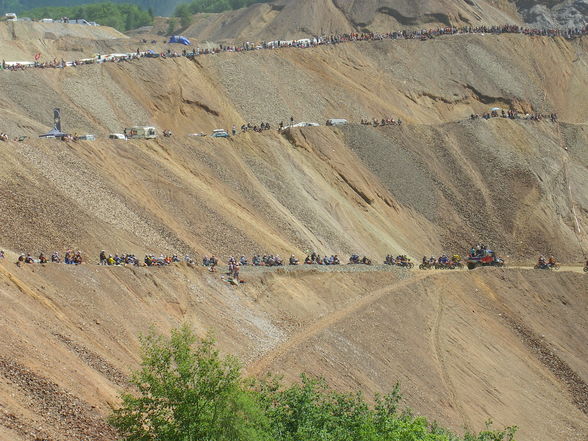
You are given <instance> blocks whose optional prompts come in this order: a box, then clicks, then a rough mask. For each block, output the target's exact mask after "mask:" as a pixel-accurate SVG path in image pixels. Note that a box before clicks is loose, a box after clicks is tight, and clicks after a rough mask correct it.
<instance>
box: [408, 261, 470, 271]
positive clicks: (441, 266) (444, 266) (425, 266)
mask: <svg viewBox="0 0 588 441" xmlns="http://www.w3.org/2000/svg"><path fill="white" fill-rule="evenodd" d="M463 267H464V265H463V263H461V262H445V263H444V262H433V263H431V262H426V263H421V264H420V265H419V269H422V270H430V269H436V270H454V269H463Z"/></svg>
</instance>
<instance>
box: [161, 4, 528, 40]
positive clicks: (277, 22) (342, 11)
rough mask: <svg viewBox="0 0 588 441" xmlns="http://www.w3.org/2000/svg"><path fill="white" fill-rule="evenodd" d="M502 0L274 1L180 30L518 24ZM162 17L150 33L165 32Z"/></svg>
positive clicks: (231, 33)
mask: <svg viewBox="0 0 588 441" xmlns="http://www.w3.org/2000/svg"><path fill="white" fill-rule="evenodd" d="M520 21H521V20H520V17H519V16H518V14H517V12H516V9H515V8H514V7H513V6H512V5H511V4H509V3H508V2H507V1H501V2H489V1H476V2H463V1H458V0H437V1H430V0H417V1H414V0H362V1H361V2H359V1H351V0H278V1H275V2H272V3H261V4H255V5H252V6H251V7H249V8H243V9H239V10H236V11H228V12H223V13H220V14H197V15H195V16H194V17H193V20H192V24H191V25H190V26H189V27H188V28H187V29H183V30H182V33H183V34H184V35H187V36H189V37H191V38H195V39H198V40H202V41H207V40H208V41H221V40H229V41H235V40H236V41H247V40H251V41H256V40H266V41H267V40H274V39H282V40H287V39H293V38H305V37H308V36H309V35H328V34H336V33H341V32H389V31H390V30H398V29H406V28H421V27H434V26H450V25H454V26H460V25H469V26H477V25H482V24H503V23H519V22H520ZM166 25H167V22H166V21H162V22H159V23H156V26H155V27H154V31H155V32H157V31H165V27H166Z"/></svg>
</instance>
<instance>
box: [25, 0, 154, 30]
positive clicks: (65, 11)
mask: <svg viewBox="0 0 588 441" xmlns="http://www.w3.org/2000/svg"><path fill="white" fill-rule="evenodd" d="M23 14H24V15H26V16H28V17H31V18H32V19H33V20H39V19H41V18H53V19H60V18H61V17H69V18H70V19H76V18H83V19H86V20H87V21H95V22H97V23H99V24H101V25H103V26H112V27H113V28H115V29H118V30H119V31H121V32H124V31H128V30H130V29H136V28H138V27H141V26H146V25H150V24H152V23H153V16H152V15H151V14H150V13H149V12H148V11H145V10H143V9H140V8H139V7H138V6H136V5H130V4H124V3H121V4H118V3H117V4H115V3H112V2H108V3H94V4H88V5H82V6H70V7H67V6H58V7H43V8H36V9H31V10H30V11H25V12H24V13H23Z"/></svg>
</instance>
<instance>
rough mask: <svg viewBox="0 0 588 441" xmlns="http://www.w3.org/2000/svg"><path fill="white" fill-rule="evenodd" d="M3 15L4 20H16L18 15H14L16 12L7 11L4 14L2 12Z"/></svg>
mask: <svg viewBox="0 0 588 441" xmlns="http://www.w3.org/2000/svg"><path fill="white" fill-rule="evenodd" d="M4 17H5V18H6V21H17V20H18V17H17V16H16V14H15V13H14V12H8V13H6V14H4Z"/></svg>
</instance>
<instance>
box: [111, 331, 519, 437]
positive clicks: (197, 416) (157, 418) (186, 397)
mask: <svg viewBox="0 0 588 441" xmlns="http://www.w3.org/2000/svg"><path fill="white" fill-rule="evenodd" d="M142 348H143V350H142V352H143V354H142V364H141V369H140V370H138V371H137V372H136V373H135V374H134V375H133V376H132V381H131V384H132V385H133V387H134V389H133V391H132V392H127V393H125V394H123V395H122V406H121V407H120V408H119V409H117V410H115V411H114V412H113V414H112V416H111V417H110V420H109V421H110V423H111V424H112V425H113V426H114V427H115V428H116V429H118V431H119V433H120V435H121V436H122V438H123V439H124V440H126V441H241V440H242V441H270V440H271V441H355V440H362V441H462V440H463V441H512V440H514V434H515V431H516V428H514V427H509V428H507V429H505V430H503V431H493V430H491V429H490V426H489V425H488V427H487V428H486V430H485V431H483V432H480V433H479V434H471V433H468V434H466V435H465V436H464V437H458V436H456V435H454V434H452V433H451V432H449V431H447V430H444V429H442V428H440V427H438V426H437V425H431V424H429V422H428V421H427V420H426V419H425V418H423V417H415V416H413V415H412V413H411V412H410V411H409V410H404V411H402V412H399V402H400V400H401V395H400V388H399V386H398V385H396V387H395V388H394V389H393V390H392V391H391V392H390V393H389V394H388V395H386V396H383V397H376V400H375V404H374V405H370V404H368V403H367V402H366V400H365V399H364V397H363V396H362V394H361V393H359V392H358V393H341V392H337V391H335V390H333V389H331V388H330V387H329V386H328V385H327V384H326V382H325V381H324V380H321V379H316V378H310V377H308V376H306V375H302V376H301V381H300V383H299V384H293V385H290V386H285V385H284V384H283V383H282V382H281V381H280V380H279V379H275V378H272V377H268V378H266V379H264V380H262V381H254V380H252V379H246V378H244V377H243V376H242V374H241V367H240V365H239V363H238V361H237V360H236V359H234V358H233V357H225V358H223V357H221V356H220V355H219V353H218V351H217V350H216V349H215V344H214V340H213V339H212V338H211V337H207V338H205V339H203V340H198V339H197V338H196V337H195V336H194V334H193V333H192V332H191V331H190V329H189V328H188V327H186V326H184V327H182V328H180V329H178V330H175V331H173V332H172V334H171V337H170V338H165V337H162V336H159V335H156V334H155V333H151V334H149V335H148V336H147V337H144V338H142Z"/></svg>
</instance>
